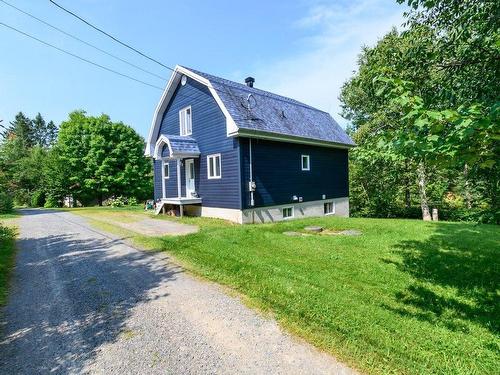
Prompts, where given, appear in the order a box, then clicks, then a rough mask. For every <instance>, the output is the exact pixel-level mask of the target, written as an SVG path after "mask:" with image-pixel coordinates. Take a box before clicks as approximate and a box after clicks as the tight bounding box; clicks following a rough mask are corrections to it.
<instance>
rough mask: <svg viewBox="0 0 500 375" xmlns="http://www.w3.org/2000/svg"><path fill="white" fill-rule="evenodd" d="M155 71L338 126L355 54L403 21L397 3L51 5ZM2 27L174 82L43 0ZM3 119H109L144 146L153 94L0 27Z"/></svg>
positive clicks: (24, 3) (107, 0)
mask: <svg viewBox="0 0 500 375" xmlns="http://www.w3.org/2000/svg"><path fill="white" fill-rule="evenodd" d="M3 1H6V2H8V3H10V4H13V5H15V6H16V7H18V8H20V9H22V10H24V11H26V12H29V13H31V14H33V15H35V16H36V17H38V18H40V19H42V20H44V21H45V22H48V23H50V24H52V25H54V26H57V27H58V28H60V29H62V30H64V31H66V32H68V33H71V34H73V35H75V36H77V37H79V38H80V39H83V40H85V41H86V42H88V43H91V44H93V45H95V46H97V47H99V48H101V49H103V50H105V51H107V52H108V53H111V54H113V55H116V56H119V57H120V58H121V59H125V60H127V61H129V62H130V63H132V64H135V65H137V66H139V67H140V68H142V69H144V70H147V71H149V72H152V73H154V74H155V75H158V76H160V77H163V78H158V77H156V76H153V75H150V74H148V73H145V72H143V71H141V70H138V69H135V68H133V67H131V66H130V65H127V64H125V63H123V62H121V61H118V60H115V59H113V58H111V57H109V56H107V55H105V54H103V53H101V52H99V51H97V50H95V49H93V48H91V47H89V46H86V45H84V44H82V43H79V42H77V41H75V40H73V39H71V38H69V37H67V36H65V35H63V34H61V33H59V32H57V31H55V30H53V29H51V28H50V27H47V26H46V25H44V24H41V23H39V22H38V21H36V20H34V19H32V18H30V17H28V16H26V15H24V14H21V13H19V12H18V11H16V10H14V9H12V8H10V7H9V6H7V5H6V4H5V3H4V2H3ZM56 2H58V3H59V4H61V5H62V6H64V7H66V8H68V9H70V10H72V11H73V12H75V13H77V14H78V15H80V16H82V17H83V18H85V19H87V20H89V21H91V22H92V23H93V24H95V25H97V26H99V27H101V28H102V29H104V30H105V31H107V32H109V33H110V34H112V35H114V36H116V37H117V38H119V39H120V40H123V41H125V42H126V43H128V44H130V45H132V46H134V47H136V48H137V49H139V50H141V51H143V52H145V53H146V54H147V55H149V56H151V57H153V58H155V59H156V60H158V61H160V62H162V63H163V64H165V65H167V66H169V67H174V66H175V65H176V64H179V65H184V66H187V67H192V68H195V69H197V70H200V71H203V72H207V73H210V74H214V75H217V76H221V77H224V78H227V79H231V80H234V81H238V82H243V81H244V79H245V77H248V76H252V77H254V78H255V80H256V82H255V87H258V88H261V89H264V90H268V91H272V92H275V93H277V94H281V95H285V96H288V97H291V98H294V99H297V100H300V101H302V102H304V103H306V104H309V105H312V106H314V107H317V108H319V109H322V110H324V111H327V112H329V113H330V114H331V115H332V116H333V118H334V119H335V120H337V122H339V123H340V124H341V126H344V127H345V125H346V124H347V122H346V120H344V119H343V118H342V117H341V116H340V111H341V109H340V103H339V100H338V96H339V94H340V89H341V87H342V84H343V83H344V82H345V81H346V80H347V79H349V77H351V76H352V74H353V72H354V71H355V70H356V67H357V59H358V55H359V53H360V51H361V48H362V46H364V45H368V46H372V45H374V44H375V43H376V42H377V40H378V39H380V38H381V37H382V36H383V35H384V34H385V33H386V32H388V31H390V30H391V28H392V27H395V26H396V27H399V26H400V25H401V23H402V22H403V12H404V11H405V10H406V8H405V6H403V5H399V4H398V3H397V2H396V1H395V0H351V1H349V0H335V1H319V0H296V1H292V0H289V1H285V0H275V1H269V0H253V1H251V2H248V1H237V0H228V1H225V0H224V1H219V0H213V1H206V0H205V1H202V0H199V1H195V0H183V1H160V0H150V1H124V0H72V1H69V0H56ZM0 22H1V23H4V24H7V25H9V26H12V27H15V28H17V29H19V30H21V31H23V32H25V33H28V34H31V35H33V36H35V37H37V38H39V39H41V40H43V41H45V42H48V43H51V44H53V45H55V46H57V47H59V48H62V49H64V50H67V51H69V52H71V53H73V54H76V55H79V56H81V57H83V58H85V59H87V60H90V61H93V62H95V63H97V64H101V65H103V66H106V67H108V68H110V69H113V70H116V71H118V72H120V73H122V74H126V75H129V76H132V77H134V78H136V79H139V80H142V81H145V82H147V83H150V84H151V85H153V86H157V87H160V88H161V87H164V86H165V85H166V81H168V78H169V77H170V74H171V72H170V71H169V70H168V69H165V68H163V67H161V66H159V65H157V64H155V63H154V62H152V61H149V60H147V59H145V58H143V57H141V56H139V55H137V54H135V53H134V52H132V51H130V50H128V49H126V48H125V47H123V46H120V45H119V44H117V43H115V42H113V41H112V40H110V39H108V38H107V37H105V36H103V35H102V34H99V33H98V32H96V31H95V30H93V29H91V28H89V27H88V26H86V25H85V24H83V23H81V22H79V21H78V20H76V19H75V18H73V17H71V16H70V15H68V14H66V13H64V12H62V11H61V10H60V9H58V8H57V7H55V6H54V5H52V4H51V3H50V1H49V0H0ZM0 50H1V51H2V53H1V55H0V119H3V120H4V124H5V123H7V122H9V121H12V120H13V119H14V116H15V114H16V113H17V112H19V111H23V112H24V113H25V114H27V115H28V116H30V117H34V116H35V115H36V113H38V112H40V113H41V114H42V115H43V116H44V118H45V119H47V120H53V121H54V122H56V123H57V124H59V123H60V122H61V121H64V120H65V119H66V118H67V117H68V113H70V112H71V111H73V110H77V109H82V110H84V111H86V112H87V113H88V114H90V115H99V114H101V113H106V114H108V115H110V116H111V119H112V120H113V121H122V122H124V123H126V124H128V125H131V126H132V127H133V128H135V129H136V130H137V131H138V132H139V133H140V134H141V135H142V136H146V135H147V133H148V131H149V127H150V125H151V120H152V117H153V113H154V110H155V108H156V105H157V104H158V101H159V99H160V96H161V93H162V92H161V90H160V89H158V88H153V87H150V86H146V85H143V84H140V83H138V82H135V81H132V80H129V79H126V78H123V77H121V76H118V75H115V74H112V73H110V72H108V71H105V70H102V69H100V68H98V67H95V66H93V65H90V64H87V63H85V62H83V61H80V60H78V59H75V58H74V57H71V56H68V55H65V54H63V53H61V52H59V51H57V50H54V49H52V48H49V47H47V46H45V45H42V44H40V43H39V42H37V41H34V40H31V39H29V38H26V37H25V36H22V35H20V34H18V33H16V32H15V31H12V30H10V29H7V28H6V27H5V26H2V25H0Z"/></svg>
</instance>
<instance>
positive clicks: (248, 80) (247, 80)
mask: <svg viewBox="0 0 500 375" xmlns="http://www.w3.org/2000/svg"><path fill="white" fill-rule="evenodd" d="M254 82H255V78H253V77H247V78H245V83H246V84H247V86H248V87H253V84H254Z"/></svg>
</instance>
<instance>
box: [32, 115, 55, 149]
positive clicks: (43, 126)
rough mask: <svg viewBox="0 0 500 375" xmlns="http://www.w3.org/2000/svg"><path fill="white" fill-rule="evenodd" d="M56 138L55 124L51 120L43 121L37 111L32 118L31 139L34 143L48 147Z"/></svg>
mask: <svg viewBox="0 0 500 375" xmlns="http://www.w3.org/2000/svg"><path fill="white" fill-rule="evenodd" d="M56 139H57V126H56V125H55V124H54V122H53V121H49V122H48V123H46V122H45V120H44V119H43V117H42V115H41V114H40V113H38V114H37V115H36V116H35V118H34V120H33V140H34V144H35V145H38V146H40V147H45V148H48V147H50V146H52V145H53V144H54V142H55V141H56Z"/></svg>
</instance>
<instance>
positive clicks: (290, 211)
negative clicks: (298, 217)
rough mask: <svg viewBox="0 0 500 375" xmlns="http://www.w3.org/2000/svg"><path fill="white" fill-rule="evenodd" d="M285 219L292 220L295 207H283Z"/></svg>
mask: <svg viewBox="0 0 500 375" xmlns="http://www.w3.org/2000/svg"><path fill="white" fill-rule="evenodd" d="M282 214H283V219H290V218H292V217H293V207H283V210H282Z"/></svg>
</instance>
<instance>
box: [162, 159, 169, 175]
mask: <svg viewBox="0 0 500 375" xmlns="http://www.w3.org/2000/svg"><path fill="white" fill-rule="evenodd" d="M163 178H170V164H168V161H164V162H163Z"/></svg>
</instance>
